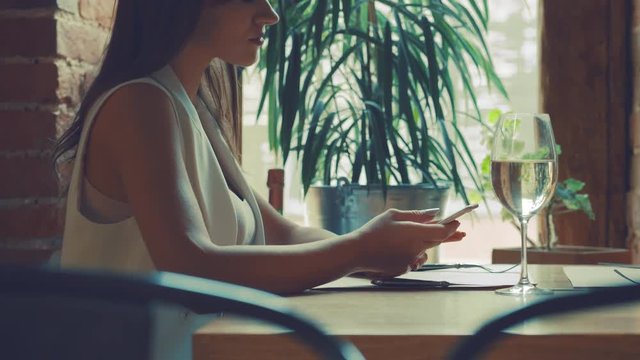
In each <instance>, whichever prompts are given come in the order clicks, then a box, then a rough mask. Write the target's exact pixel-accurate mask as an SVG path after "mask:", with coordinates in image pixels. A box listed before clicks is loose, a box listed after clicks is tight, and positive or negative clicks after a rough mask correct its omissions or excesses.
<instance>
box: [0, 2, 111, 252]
mask: <svg viewBox="0 0 640 360" xmlns="http://www.w3.org/2000/svg"><path fill="white" fill-rule="evenodd" d="M112 10H113V0H0V262H7V261H14V262H15V261H20V262H24V261H29V262H32V261H42V260H43V259H46V258H48V257H49V255H50V254H51V253H52V252H55V250H58V249H59V248H60V245H61V238H62V224H63V222H62V215H63V213H64V211H63V208H62V205H63V202H62V200H61V197H60V194H59V193H60V191H59V186H58V183H57V180H56V176H55V174H54V172H53V168H52V166H51V163H50V155H51V150H52V146H53V142H54V140H55V139H56V137H58V136H59V135H60V134H61V133H62V131H63V130H64V129H65V128H66V126H67V125H68V123H69V121H70V120H71V118H72V115H73V111H74V109H75V108H76V106H77V105H78V102H79V100H80V98H81V94H82V91H83V88H84V87H85V86H86V84H87V79H88V78H90V77H91V73H92V71H93V70H94V68H95V64H96V63H97V62H98V61H99V58H100V56H101V54H102V51H103V47H104V44H105V41H106V38H107V34H108V32H107V28H108V26H109V24H110V19H111V14H112Z"/></svg>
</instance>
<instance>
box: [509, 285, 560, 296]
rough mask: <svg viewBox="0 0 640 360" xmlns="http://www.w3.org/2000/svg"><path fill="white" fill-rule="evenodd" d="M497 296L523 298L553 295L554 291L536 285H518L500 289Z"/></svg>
mask: <svg viewBox="0 0 640 360" xmlns="http://www.w3.org/2000/svg"><path fill="white" fill-rule="evenodd" d="M496 294H500V295H508V296H521V295H552V294H553V291H551V290H546V289H540V288H539V287H537V286H536V285H535V284H530V283H529V284H516V285H514V286H512V287H510V288H506V289H498V290H496Z"/></svg>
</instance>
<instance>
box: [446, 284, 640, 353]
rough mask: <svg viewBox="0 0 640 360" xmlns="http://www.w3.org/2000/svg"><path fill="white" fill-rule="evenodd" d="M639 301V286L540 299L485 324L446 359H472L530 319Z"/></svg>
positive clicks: (603, 289)
mask: <svg viewBox="0 0 640 360" xmlns="http://www.w3.org/2000/svg"><path fill="white" fill-rule="evenodd" d="M639 300H640V285H631V286H621V287H613V288H602V289H595V290H591V291H587V292H584V293H580V294H572V295H565V296H559V297H553V298H548V299H544V300H541V301H539V302H536V303H533V304H531V305H528V306H525V307H523V308H520V309H517V310H514V311H512V312H509V313H507V314H505V315H502V316H500V317H498V318H496V319H494V320H491V321H489V322H488V323H486V324H485V325H483V326H482V327H481V328H480V329H478V331H476V332H475V334H474V335H472V336H470V337H468V338H466V339H465V340H463V341H462V342H461V343H460V344H458V346H456V349H455V350H454V351H453V352H452V353H451V355H450V359H452V360H469V359H476V358H478V357H479V356H480V355H481V354H482V353H483V352H484V351H486V350H488V348H490V347H492V346H495V345H496V342H497V341H498V340H499V339H500V338H502V337H503V336H505V335H506V333H505V332H504V330H506V329H508V328H510V327H512V326H514V325H517V324H519V323H522V322H524V321H526V320H530V319H532V318H537V317H544V316H550V315H558V314H564V313H570V312H573V311H579V310H586V309H592V308H597V307H604V306H608V305H618V304H624V303H629V302H634V301H639Z"/></svg>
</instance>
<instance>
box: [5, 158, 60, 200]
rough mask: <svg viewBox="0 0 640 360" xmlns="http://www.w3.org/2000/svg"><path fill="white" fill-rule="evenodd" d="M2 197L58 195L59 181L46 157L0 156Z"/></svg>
mask: <svg viewBox="0 0 640 360" xmlns="http://www.w3.org/2000/svg"><path fill="white" fill-rule="evenodd" d="M0 174H1V176H0V198H23V197H49V196H58V194H59V190H58V182H57V176H56V174H55V171H54V170H53V165H52V162H51V160H50V159H49V158H48V157H46V156H43V157H39V158H35V157H33V158H32V157H24V158H23V157H10V158H2V157H0Z"/></svg>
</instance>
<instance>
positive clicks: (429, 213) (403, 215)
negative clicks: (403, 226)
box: [393, 208, 440, 223]
mask: <svg viewBox="0 0 640 360" xmlns="http://www.w3.org/2000/svg"><path fill="white" fill-rule="evenodd" d="M439 212H440V209H438V208H435V209H422V210H396V211H395V213H394V214H393V220H395V221H412V222H418V223H423V222H427V221H430V220H433V218H435V217H436V215H438V213H439Z"/></svg>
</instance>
